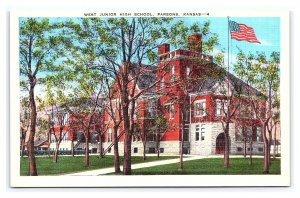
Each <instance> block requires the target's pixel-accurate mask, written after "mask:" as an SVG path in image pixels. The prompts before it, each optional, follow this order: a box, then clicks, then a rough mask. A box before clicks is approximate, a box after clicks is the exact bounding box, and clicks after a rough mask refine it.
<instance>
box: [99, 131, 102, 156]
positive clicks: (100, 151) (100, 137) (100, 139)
mask: <svg viewBox="0 0 300 198" xmlns="http://www.w3.org/2000/svg"><path fill="white" fill-rule="evenodd" d="M99 157H100V158H103V142H102V135H101V133H99Z"/></svg>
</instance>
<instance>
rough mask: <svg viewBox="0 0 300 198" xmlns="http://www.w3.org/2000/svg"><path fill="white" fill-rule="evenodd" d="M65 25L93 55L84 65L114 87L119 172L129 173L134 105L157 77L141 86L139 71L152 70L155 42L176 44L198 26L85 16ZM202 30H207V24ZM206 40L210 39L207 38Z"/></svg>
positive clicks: (140, 19) (147, 19)
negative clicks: (120, 141) (120, 137)
mask: <svg viewBox="0 0 300 198" xmlns="http://www.w3.org/2000/svg"><path fill="white" fill-rule="evenodd" d="M69 27H71V29H72V30H73V32H74V33H75V35H77V36H76V39H77V40H78V43H80V44H78V45H77V47H78V48H82V46H83V48H82V49H84V50H85V53H89V54H90V55H91V57H93V58H95V59H93V60H91V61H90V64H89V65H88V68H90V69H98V70H99V71H101V72H102V73H104V74H105V75H106V76H108V77H109V79H110V81H111V82H112V84H113V83H114V84H115V86H116V87H117V88H118V92H119V93H118V95H117V96H116V97H117V98H118V99H119V100H120V104H121V112H122V119H123V128H124V133H125V140H124V148H125V152H124V166H123V167H124V169H123V174H126V175H127V174H131V139H132V135H133V132H134V129H135V122H133V121H132V120H133V116H134V112H135V104H136V101H137V100H138V98H139V97H140V96H141V95H143V94H144V93H145V92H147V90H149V89H151V88H152V87H154V86H155V85H156V84H157V83H158V81H159V80H156V81H154V82H149V83H148V84H147V86H145V87H142V88H141V87H138V84H139V82H140V81H141V79H142V78H143V74H145V73H149V71H150V72H151V70H152V71H153V72H154V71H155V70H156V68H155V67H152V66H153V65H156V64H157V56H156V52H155V50H156V49H157V47H158V46H159V45H161V44H162V43H164V42H166V41H170V42H171V43H176V44H179V43H180V40H181V39H182V38H184V39H185V40H186V38H185V37H186V33H187V32H188V31H190V30H191V29H194V30H196V29H197V30H200V26H199V25H194V26H192V27H191V28H186V26H185V25H184V23H183V22H182V21H178V20H176V21H174V20H173V19H172V18H108V19H104V20H101V19H99V18H86V19H79V20H78V21H76V22H73V23H69ZM203 30H205V31H203V32H204V33H207V23H205V25H204V26H203ZM208 43H214V42H213V41H211V40H210V41H209V42H208ZM207 46H209V45H207ZM208 48H209V47H208ZM145 63H147V65H146V64H145Z"/></svg>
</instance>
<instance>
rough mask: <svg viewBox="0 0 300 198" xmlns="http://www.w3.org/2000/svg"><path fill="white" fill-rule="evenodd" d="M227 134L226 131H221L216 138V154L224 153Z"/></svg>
mask: <svg viewBox="0 0 300 198" xmlns="http://www.w3.org/2000/svg"><path fill="white" fill-rule="evenodd" d="M224 145H225V136H224V133H220V134H219V135H218V137H217V140H216V154H224V148H225V146H224Z"/></svg>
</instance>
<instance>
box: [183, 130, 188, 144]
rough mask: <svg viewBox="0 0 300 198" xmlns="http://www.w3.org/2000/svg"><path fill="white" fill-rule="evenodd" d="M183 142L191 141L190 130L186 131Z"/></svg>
mask: <svg viewBox="0 0 300 198" xmlns="http://www.w3.org/2000/svg"><path fill="white" fill-rule="evenodd" d="M183 141H186V142H188V141H189V129H184V132H183Z"/></svg>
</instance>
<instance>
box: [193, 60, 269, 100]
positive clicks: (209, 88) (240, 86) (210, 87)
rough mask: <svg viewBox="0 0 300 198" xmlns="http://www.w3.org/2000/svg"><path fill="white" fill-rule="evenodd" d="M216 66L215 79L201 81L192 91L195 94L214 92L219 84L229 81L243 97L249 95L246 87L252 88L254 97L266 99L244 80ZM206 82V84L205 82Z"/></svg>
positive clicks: (209, 78)
mask: <svg viewBox="0 0 300 198" xmlns="http://www.w3.org/2000/svg"><path fill="white" fill-rule="evenodd" d="M214 66H215V69H216V71H215V76H216V77H215V78H214V77H207V78H205V79H203V80H202V81H199V82H198V83H197V84H196V85H195V86H194V87H193V89H192V92H193V93H205V92H214V91H215V90H214V89H215V85H216V84H217V83H222V82H225V81H226V82H227V79H229V83H230V84H231V86H232V87H233V89H234V90H235V91H236V92H240V93H241V94H242V95H248V89H247V88H246V87H250V89H251V92H252V94H253V95H255V96H257V97H265V96H264V94H263V93H261V92H260V91H258V90H257V89H255V88H253V87H251V86H250V85H248V84H247V83H245V82H244V81H243V80H241V79H239V78H238V77H236V76H235V75H233V74H231V73H228V72H227V71H226V70H225V69H224V68H222V67H220V66H218V65H216V64H214ZM204 81H205V82H204Z"/></svg>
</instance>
